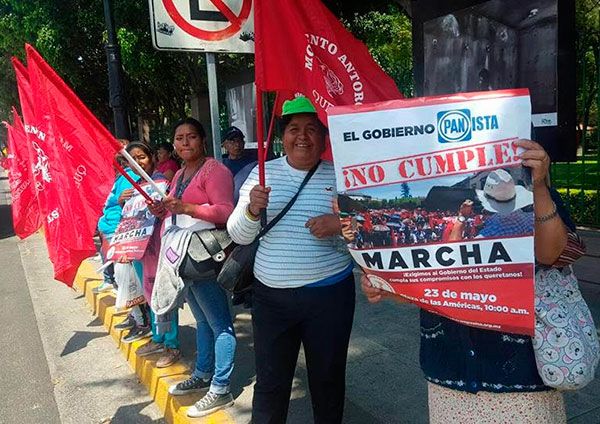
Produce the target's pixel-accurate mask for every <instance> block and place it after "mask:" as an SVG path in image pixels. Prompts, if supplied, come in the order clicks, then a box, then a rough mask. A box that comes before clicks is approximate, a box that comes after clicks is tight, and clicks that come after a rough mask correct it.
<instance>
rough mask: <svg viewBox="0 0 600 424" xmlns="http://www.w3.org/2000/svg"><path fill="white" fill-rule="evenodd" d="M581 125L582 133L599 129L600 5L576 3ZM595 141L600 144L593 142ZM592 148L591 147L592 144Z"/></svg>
mask: <svg viewBox="0 0 600 424" xmlns="http://www.w3.org/2000/svg"><path fill="white" fill-rule="evenodd" d="M575 13H576V28H577V38H576V40H575V42H576V47H575V52H576V58H577V68H576V69H577V122H578V125H579V128H580V131H583V130H585V129H586V128H587V127H588V126H590V125H591V126H598V119H597V115H598V78H599V77H600V75H599V70H600V26H599V15H600V2H599V1H598V0H576V2H575ZM593 141H597V138H596V140H593ZM588 146H589V145H588Z"/></svg>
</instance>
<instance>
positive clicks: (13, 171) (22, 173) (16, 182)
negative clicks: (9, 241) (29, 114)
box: [5, 109, 41, 239]
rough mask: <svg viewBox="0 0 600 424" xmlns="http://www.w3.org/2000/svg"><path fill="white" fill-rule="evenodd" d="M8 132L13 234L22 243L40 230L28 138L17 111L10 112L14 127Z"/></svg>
mask: <svg viewBox="0 0 600 424" xmlns="http://www.w3.org/2000/svg"><path fill="white" fill-rule="evenodd" d="M5 125H6V128H7V129H8V158H7V164H8V184H9V186H10V192H11V198H12V208H11V209H12V218H13V227H14V229H15V234H16V235H17V236H18V237H19V238H21V239H24V238H26V237H28V236H30V235H31V234H33V233H35V232H36V231H37V230H38V229H39V228H40V226H41V221H40V211H39V206H38V200H37V196H36V190H35V187H34V185H33V184H32V181H33V180H32V175H31V166H29V150H28V148H27V136H26V134H25V128H24V127H23V123H22V122H21V118H20V117H19V115H18V113H17V111H16V110H15V109H13V126H10V125H8V124H7V123H5Z"/></svg>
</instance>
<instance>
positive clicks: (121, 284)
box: [115, 263, 146, 310]
mask: <svg viewBox="0 0 600 424" xmlns="http://www.w3.org/2000/svg"><path fill="white" fill-rule="evenodd" d="M115 281H116V282H117V286H118V289H117V300H116V302H115V307H116V308H117V309H118V310H120V309H124V308H130V307H132V306H135V305H139V304H140V303H144V302H145V301H146V300H145V299H144V289H143V288H142V283H141V281H140V279H139V278H138V276H137V273H136V272H135V269H133V265H132V264H130V263H128V264H121V263H116V264H115Z"/></svg>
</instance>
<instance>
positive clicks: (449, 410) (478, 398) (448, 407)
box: [428, 383, 567, 424]
mask: <svg viewBox="0 0 600 424" xmlns="http://www.w3.org/2000/svg"><path fill="white" fill-rule="evenodd" d="M428 392H429V422H430V424H453V423H457V424H459V423H460V424H469V423H473V424H475V423H476V424H492V423H493V424H496V423H497V424H506V423H511V424H530V423H531V424H541V423H544V424H565V423H566V422H567V416H566V413H565V404H564V401H563V396H562V394H561V393H560V392H557V391H555V390H550V391H545V392H525V393H491V392H478V393H477V394H472V393H468V392H461V391H458V390H452V389H448V388H446V387H443V386H439V385H437V384H433V383H429V384H428Z"/></svg>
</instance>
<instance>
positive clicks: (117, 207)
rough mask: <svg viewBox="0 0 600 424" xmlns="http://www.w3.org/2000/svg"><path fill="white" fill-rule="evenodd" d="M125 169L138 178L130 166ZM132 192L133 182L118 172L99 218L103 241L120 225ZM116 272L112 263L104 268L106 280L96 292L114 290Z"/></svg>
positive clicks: (107, 240)
mask: <svg viewBox="0 0 600 424" xmlns="http://www.w3.org/2000/svg"><path fill="white" fill-rule="evenodd" d="M125 171H126V172H127V174H128V175H129V176H130V177H131V178H133V179H134V180H135V179H136V178H138V177H137V175H136V174H135V173H134V172H133V170H131V169H130V168H125ZM132 194H133V186H132V185H131V183H130V182H129V181H128V180H127V178H125V177H124V176H123V175H121V174H118V176H117V179H116V180H115V183H114V185H113V187H112V190H111V191H110V194H109V195H108V198H107V199H106V203H105V204H104V209H103V210H102V216H101V217H100V219H99V220H98V232H99V234H100V241H101V242H103V243H105V242H110V239H111V238H112V236H113V235H114V233H115V231H116V229H117V225H119V221H120V220H121V210H122V209H123V204H124V203H125V201H127V199H129V198H130V197H131V195H132ZM100 254H101V256H102V262H105V261H106V258H105V257H104V255H103V253H102V250H101V251H100ZM114 272H115V271H114V267H113V265H112V264H111V265H109V266H108V267H106V268H105V269H104V281H103V282H102V284H101V285H99V286H98V287H97V288H96V289H94V291H95V292H96V293H101V292H103V291H107V290H112V288H113V286H114V282H115V277H114Z"/></svg>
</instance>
